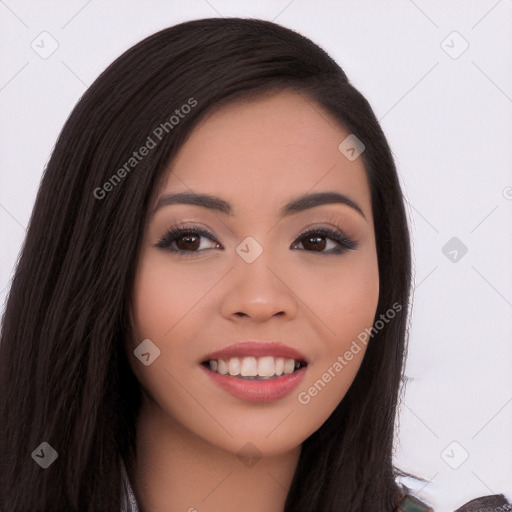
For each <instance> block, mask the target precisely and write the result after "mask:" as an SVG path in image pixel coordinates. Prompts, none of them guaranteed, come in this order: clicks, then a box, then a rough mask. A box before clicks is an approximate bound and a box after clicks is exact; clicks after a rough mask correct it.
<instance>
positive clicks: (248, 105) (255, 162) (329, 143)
mask: <svg viewBox="0 0 512 512" xmlns="http://www.w3.org/2000/svg"><path fill="white" fill-rule="evenodd" d="M349 134H350V132H348V131H347V129H346V128H344V127H343V126H341V125H340V124H339V123H338V122H337V121H336V120H335V119H334V118H333V117H332V116H331V115H330V114H328V113H327V112H326V111H324V110H323V109H322V108H321V107H320V106H319V105H318V104H317V103H315V102H314V101H313V100H312V99H311V98H309V97H307V96H305V95H302V94H298V93H295V92H289V91H280V92H277V93H273V94H272V95H270V96H266V97H263V98H259V99H253V100H250V101H243V102H240V101H239V102H236V103H232V104H229V105H227V106H224V107H221V108H220V109H218V110H216V111H214V113H213V114H211V115H210V116H208V117H207V118H205V119H204V120H203V121H201V122H200V123H199V124H198V126H197V127H196V128H195V129H194V131H193V132H192V133H191V135H190V137H189V138H188V139H187V141H186V142H185V144H184V145H183V146H182V147H181V148H180V151H179V152H178V154H177V156H176V158H175V159H174V162H173V164H172V166H171V167H170V171H171V172H170V173H169V175H168V178H167V182H166V184H165V185H164V189H163V193H165V192H169V191H173V192H174V191H179V192H185V191H190V189H192V190H193V191H195V192H201V193H210V194H215V195H218V196H221V197H224V198H226V199H227V200H228V201H229V202H230V203H231V204H233V206H234V210H235V214H236V213H237V211H239V212H241V211H243V210H244V209H246V208H253V207H258V208H259V209H262V208H265V206H266V205H268V207H269V208H276V209H277V208H279V207H280V206H281V205H282V204H283V203H284V202H285V201H286V200H287V199H289V198H291V197H295V196H298V195H302V194H305V193H312V192H322V191H327V190H329V191H338V192H340V193H343V194H345V195H347V196H349V197H351V198H353V199H354V200H357V201H358V202H359V203H362V204H363V205H366V207H365V210H366V211H368V208H369V205H370V193H369V188H368V184H367V179H366V173H365V169H364V164H363V161H362V158H357V159H356V160H354V161H350V160H348V159H347V158H346V157H345V156H344V155H343V154H342V153H341V152H340V151H339V149H338V146H339V144H340V143H341V142H342V141H343V140H344V139H345V138H346V137H347V136H348V135H349Z"/></svg>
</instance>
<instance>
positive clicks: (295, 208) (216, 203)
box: [152, 191, 366, 220]
mask: <svg viewBox="0 0 512 512" xmlns="http://www.w3.org/2000/svg"><path fill="white" fill-rule="evenodd" d="M334 203H339V204H344V205H347V206H349V207H350V208H352V209H353V210H355V211H357V212H358V213H359V214H360V215H362V216H363V218H364V219H365V220H366V217H365V215H364V213H363V210H362V209H361V208H360V206H359V205H358V204H357V203H356V202H355V201H353V200H352V199H350V198H349V197H347V196H346V195H344V194H340V193H338V192H331V191H328V192H317V193H314V194H306V195H303V196H300V197H298V198H295V199H293V200H292V201H290V202H289V203H288V204H286V205H285V206H283V207H282V208H281V209H280V212H279V214H280V216H281V218H284V217H288V216H290V215H293V214H294V213H298V212H302V211H304V210H308V209H310V208H314V207H315V206H320V205H323V204H334ZM172 204H191V205H195V206H202V207H203V208H208V209H209V210H213V211H217V212H220V213H224V214H226V215H231V216H232V215H234V213H233V208H232V206H231V204H229V203H228V202H227V201H225V200H224V199H221V198H220V197H217V196H212V195H210V194H198V193H195V192H183V193H177V194H167V195H164V196H162V197H161V198H160V199H159V200H158V203H157V204H156V206H155V208H154V210H153V213H152V214H153V215H154V214H155V212H156V211H157V210H158V209H160V208H162V207H163V206H169V205H172Z"/></svg>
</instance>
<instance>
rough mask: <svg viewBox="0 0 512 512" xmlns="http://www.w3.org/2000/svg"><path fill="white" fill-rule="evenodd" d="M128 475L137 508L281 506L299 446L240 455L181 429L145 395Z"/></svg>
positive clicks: (192, 510) (198, 510)
mask: <svg viewBox="0 0 512 512" xmlns="http://www.w3.org/2000/svg"><path fill="white" fill-rule="evenodd" d="M136 431H137V463H136V467H135V468H134V474H133V475H129V477H130V481H131V482H132V486H133V488H134V492H135V495H136V497H137V501H138V504H139V508H140V512H169V511H176V512H178V511H179V512H218V511H219V510H222V511H223V512H239V511H240V510H244V511H245V512H283V510H284V504H285V501H286V496H287V494H288V491H289V488H290V485H291V482H292V479H293V475H294V473H295V469H296V467H297V462H298V459H299V455H300V450H301V446H298V447H296V448H295V449H293V450H292V451H289V452H286V453H282V454H279V455H275V456H268V457H261V458H259V459H257V458H255V459H252V460H251V459H245V458H243V460H241V459H242V457H241V456H240V455H239V456H237V454H236V453H231V452H229V451H226V450H224V449H222V448H219V447H218V446H214V445H212V444H210V443H208V442H207V441H205V440H204V439H202V438H201V437H198V436H196V435H195V434H194V433H193V432H191V431H189V430H187V429H185V428H184V427H183V426H182V425H181V424H179V423H178V422H176V421H175V420H174V419H173V418H171V417H170V416H169V415H167V414H165V412H164V411H162V409H161V408H160V407H159V406H158V405H157V404H155V403H154V402H152V401H149V400H148V399H147V398H145V400H144V403H143V406H142V407H141V410H140V414H139V418H138V421H137V430H136Z"/></svg>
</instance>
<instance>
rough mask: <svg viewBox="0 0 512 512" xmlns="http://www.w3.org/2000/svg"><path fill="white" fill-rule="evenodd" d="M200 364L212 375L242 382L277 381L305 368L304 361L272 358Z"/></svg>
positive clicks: (217, 360) (232, 358)
mask: <svg viewBox="0 0 512 512" xmlns="http://www.w3.org/2000/svg"><path fill="white" fill-rule="evenodd" d="M201 364H202V365H203V366H205V367H206V368H208V370H210V371H212V372H214V373H218V374H220V375H225V376H227V377H235V378H239V379H244V380H274V379H279V378H280V377H284V376H286V375H291V374H292V373H294V372H296V371H297V370H300V369H301V368H304V367H306V366H307V363H306V362H305V361H301V360H298V359H288V358H283V357H273V356H263V357H253V356H247V357H231V358H229V359H210V360H207V361H203V362H202V363H201Z"/></svg>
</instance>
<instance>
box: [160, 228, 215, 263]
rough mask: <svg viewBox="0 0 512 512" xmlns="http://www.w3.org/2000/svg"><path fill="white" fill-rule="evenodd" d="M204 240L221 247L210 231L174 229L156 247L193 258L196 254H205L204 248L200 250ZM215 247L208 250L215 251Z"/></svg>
mask: <svg viewBox="0 0 512 512" xmlns="http://www.w3.org/2000/svg"><path fill="white" fill-rule="evenodd" d="M203 238H207V239H209V240H210V241H211V242H212V243H213V245H214V246H215V247H218V246H219V245H220V244H219V242H217V240H216V238H215V237H214V236H213V235H212V234H211V233H210V232H209V231H205V230H203V229H191V228H173V229H171V230H169V231H168V232H167V233H166V234H165V235H164V236H163V237H162V238H161V239H160V240H159V241H158V242H157V243H156V244H155V246H156V247H159V248H160V249H165V250H167V251H170V252H174V253H178V254H182V255H185V256H193V255H194V254H195V253H199V252H203V250H204V248H203V249H201V250H199V249H200V247H201V239H203ZM175 247H176V248H175ZM215 247H206V249H209V248H210V249H213V248H215Z"/></svg>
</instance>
